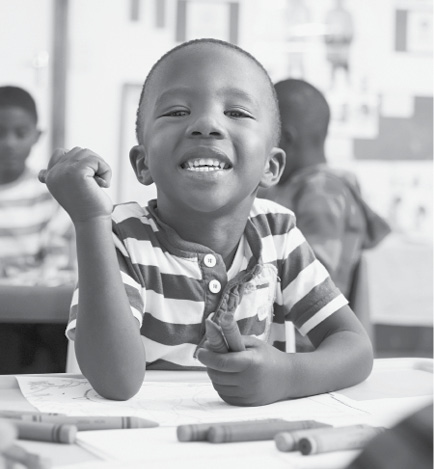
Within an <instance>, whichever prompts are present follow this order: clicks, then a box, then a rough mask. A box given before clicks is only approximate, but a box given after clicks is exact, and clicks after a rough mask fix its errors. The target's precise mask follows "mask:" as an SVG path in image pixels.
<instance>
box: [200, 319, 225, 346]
mask: <svg viewBox="0 0 434 469" xmlns="http://www.w3.org/2000/svg"><path fill="white" fill-rule="evenodd" d="M205 331H206V338H207V340H206V343H207V347H206V348H207V349H208V350H211V351H213V352H217V353H226V352H228V347H227V345H226V342H225V340H224V338H223V334H222V331H221V329H220V327H219V326H218V325H217V324H216V323H215V322H213V321H211V319H209V318H206V319H205Z"/></svg>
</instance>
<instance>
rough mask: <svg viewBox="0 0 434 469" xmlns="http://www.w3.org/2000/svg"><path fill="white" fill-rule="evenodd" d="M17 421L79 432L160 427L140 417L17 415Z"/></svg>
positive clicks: (35, 413) (15, 417)
mask: <svg viewBox="0 0 434 469" xmlns="http://www.w3.org/2000/svg"><path fill="white" fill-rule="evenodd" d="M10 418H14V419H15V420H21V421H26V422H42V423H56V424H67V425H75V426H76V427H77V430H78V431H86V430H115V429H124V428H153V427H158V423H157V422H153V421H152V420H146V419H143V418H140V417H135V416H131V417H117V416H107V417H99V416H77V417H76V416H69V415H54V414H53V415H48V414H39V413H37V412H34V413H26V414H22V415H19V414H18V415H17V416H14V417H10Z"/></svg>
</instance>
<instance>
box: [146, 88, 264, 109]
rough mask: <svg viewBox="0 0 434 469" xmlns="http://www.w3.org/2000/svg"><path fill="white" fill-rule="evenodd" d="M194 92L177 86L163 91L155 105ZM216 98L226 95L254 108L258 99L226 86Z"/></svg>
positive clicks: (241, 90) (238, 89)
mask: <svg viewBox="0 0 434 469" xmlns="http://www.w3.org/2000/svg"><path fill="white" fill-rule="evenodd" d="M195 92H196V91H195V90H193V89H191V88H189V87H185V86H179V87H176V88H171V89H170V90H167V91H163V93H161V95H160V96H158V98H157V99H156V100H155V105H156V106H159V105H160V104H161V102H163V101H164V100H165V99H170V98H172V97H177V96H179V95H183V96H189V95H193V94H194V93H195ZM217 95H218V96H224V95H228V96H229V97H230V98H235V99H241V100H243V101H248V102H249V103H250V104H252V105H254V106H258V104H259V103H258V99H257V98H256V97H255V96H254V95H252V94H251V93H248V92H247V91H245V90H243V89H240V88H236V87H232V86H228V87H223V88H221V89H220V90H219V91H218V93H217Z"/></svg>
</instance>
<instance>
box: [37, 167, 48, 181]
mask: <svg viewBox="0 0 434 469" xmlns="http://www.w3.org/2000/svg"><path fill="white" fill-rule="evenodd" d="M38 179H39V182H42V183H44V184H45V182H46V179H47V170H46V169H41V170H40V171H39V173H38Z"/></svg>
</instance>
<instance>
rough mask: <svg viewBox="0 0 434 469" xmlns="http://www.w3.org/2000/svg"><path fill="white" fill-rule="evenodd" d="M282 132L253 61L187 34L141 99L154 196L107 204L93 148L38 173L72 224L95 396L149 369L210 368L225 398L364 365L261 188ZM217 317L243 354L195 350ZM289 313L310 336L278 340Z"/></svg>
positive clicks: (324, 386) (270, 396)
mask: <svg viewBox="0 0 434 469" xmlns="http://www.w3.org/2000/svg"><path fill="white" fill-rule="evenodd" d="M279 129H280V121H279V110H278V104H277V100H276V96H275V93H274V88H273V85H272V82H271V80H270V78H269V76H268V74H267V72H266V71H265V69H264V68H263V67H262V65H261V64H260V63H259V62H258V61H257V60H256V59H255V58H253V57H252V56H251V55H250V54H248V53H247V52H245V51H244V50H242V49H240V48H239V47H237V46H234V45H232V44H229V43H226V42H223V41H218V40H213V39H200V40H194V41H191V42H187V43H183V44H181V45H179V46H177V47H175V48H174V49H172V50H171V51H169V52H168V53H167V54H165V55H164V56H163V57H162V58H161V59H160V60H159V61H158V62H157V63H156V64H155V65H154V67H153V68H152V70H151V72H150V74H149V75H148V77H147V79H146V81H145V84H144V87H143V91H142V96H141V99H140V103H139V108H138V113H137V128H136V131H137V138H138V145H136V146H134V147H133V148H132V149H131V151H130V161H131V164H132V166H133V169H134V171H135V174H136V176H137V178H138V180H139V182H141V183H142V184H145V185H148V184H151V183H152V182H155V184H156V187H157V200H153V201H150V202H149V203H148V205H147V206H146V207H141V206H140V205H139V204H137V203H135V202H131V203H124V204H119V205H117V206H115V207H113V204H112V202H111V201H110V199H109V198H108V197H107V195H106V194H105V193H104V191H103V190H102V189H101V188H103V187H107V186H108V185H109V183H110V179H111V170H110V168H109V166H108V165H107V163H106V162H105V161H104V160H103V159H102V158H101V157H99V156H98V155H96V154H95V153H93V152H92V151H90V150H88V149H82V148H78V147H76V148H74V149H72V150H71V151H66V150H61V149H59V150H57V151H56V152H55V153H54V154H53V157H52V159H51V161H50V164H49V166H48V169H47V170H43V171H41V173H40V179H41V181H42V182H46V184H47V185H48V188H49V190H50V191H51V193H52V194H53V195H54V197H56V199H57V200H58V201H59V203H60V204H61V205H62V206H63V207H64V208H65V210H66V211H67V212H68V213H69V215H70V217H71V219H72V221H73V223H74V225H75V231H76V240H77V259H78V272H79V282H78V288H79V294H75V295H74V298H73V302H72V307H71V313H70V322H69V325H68V328H67V334H68V336H69V338H71V339H74V340H75V350H76V355H77V360H78V363H79V366H80V368H81V371H82V372H83V374H84V375H85V376H86V378H87V379H88V380H89V382H90V383H91V384H92V386H93V387H94V388H95V390H96V391H97V392H98V393H100V394H101V395H102V396H104V397H106V398H110V399H119V400H121V399H128V398H130V397H131V396H133V395H134V394H136V393H137V391H138V390H139V388H140V386H141V385H142V382H143V379H144V375H145V370H146V368H148V369H192V368H196V369H197V368H200V367H203V365H204V366H205V367H206V370H207V372H208V375H209V377H210V379H211V380H212V383H213V386H214V388H215V389H216V390H217V392H218V393H219V395H220V396H221V397H222V399H224V400H225V401H226V402H228V403H230V404H233V405H242V406H246V405H264V404H269V403H272V402H275V401H279V400H285V399H291V398H296V397H301V396H307V395H312V394H318V393H322V392H326V391H332V390H336V389H339V388H343V387H346V386H351V385H354V384H356V383H358V382H360V381H362V380H363V379H365V378H366V377H367V376H368V375H369V373H370V370H371V367H372V361H373V360H372V347H371V344H370V342H369V339H368V337H367V335H366V333H365V331H364V330H363V328H362V326H361V325H360V323H359V322H358V320H357V319H356V317H355V316H354V314H348V313H349V311H350V310H349V306H348V304H347V301H346V300H345V298H344V297H343V295H342V294H341V293H340V291H339V290H338V289H337V288H336V287H335V286H334V284H333V282H332V281H331V279H330V277H329V275H328V273H327V271H326V269H325V268H324V267H323V266H322V264H321V263H320V262H319V261H318V260H316V258H315V256H314V254H313V251H312V250H311V248H310V247H309V245H308V244H307V242H306V240H305V239H304V237H303V235H302V234H301V232H300V231H299V230H298V229H297V227H296V225H295V217H294V215H293V213H292V212H291V211H289V210H287V209H285V208H284V207H282V206H280V205H277V204H275V203H273V202H270V201H267V200H261V199H257V198H256V193H257V191H258V189H259V187H263V188H268V187H270V186H272V185H274V184H276V183H277V182H278V180H279V178H280V175H281V173H282V170H283V168H284V164H285V153H284V152H283V150H281V149H280V148H278V147H277V144H278V142H279ZM77 293H78V292H77ZM223 314H224V315H225V316H227V315H231V316H233V317H234V319H235V320H236V321H237V324H238V326H239V329H240V331H241V333H242V334H243V337H242V339H243V342H244V346H245V348H246V350H245V351H241V352H229V353H216V352H214V351H211V350H208V349H206V348H204V347H203V343H204V340H205V339H206V337H205V319H206V318H208V317H211V316H212V317H213V319H214V320H218V319H219V317H221V316H222V315H223ZM285 321H292V322H293V323H294V324H295V326H296V327H297V328H298V329H299V330H300V331H301V332H302V333H303V334H307V335H308V336H309V338H310V339H311V341H312V342H313V344H314V345H315V347H316V349H315V350H314V351H312V352H311V353H304V354H293V353H286V351H285V348H286V337H285ZM205 344H206V343H205ZM197 349H198V350H197ZM195 352H197V355H196V353H195ZM196 356H197V357H198V360H197V359H196V358H195V357H196Z"/></svg>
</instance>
